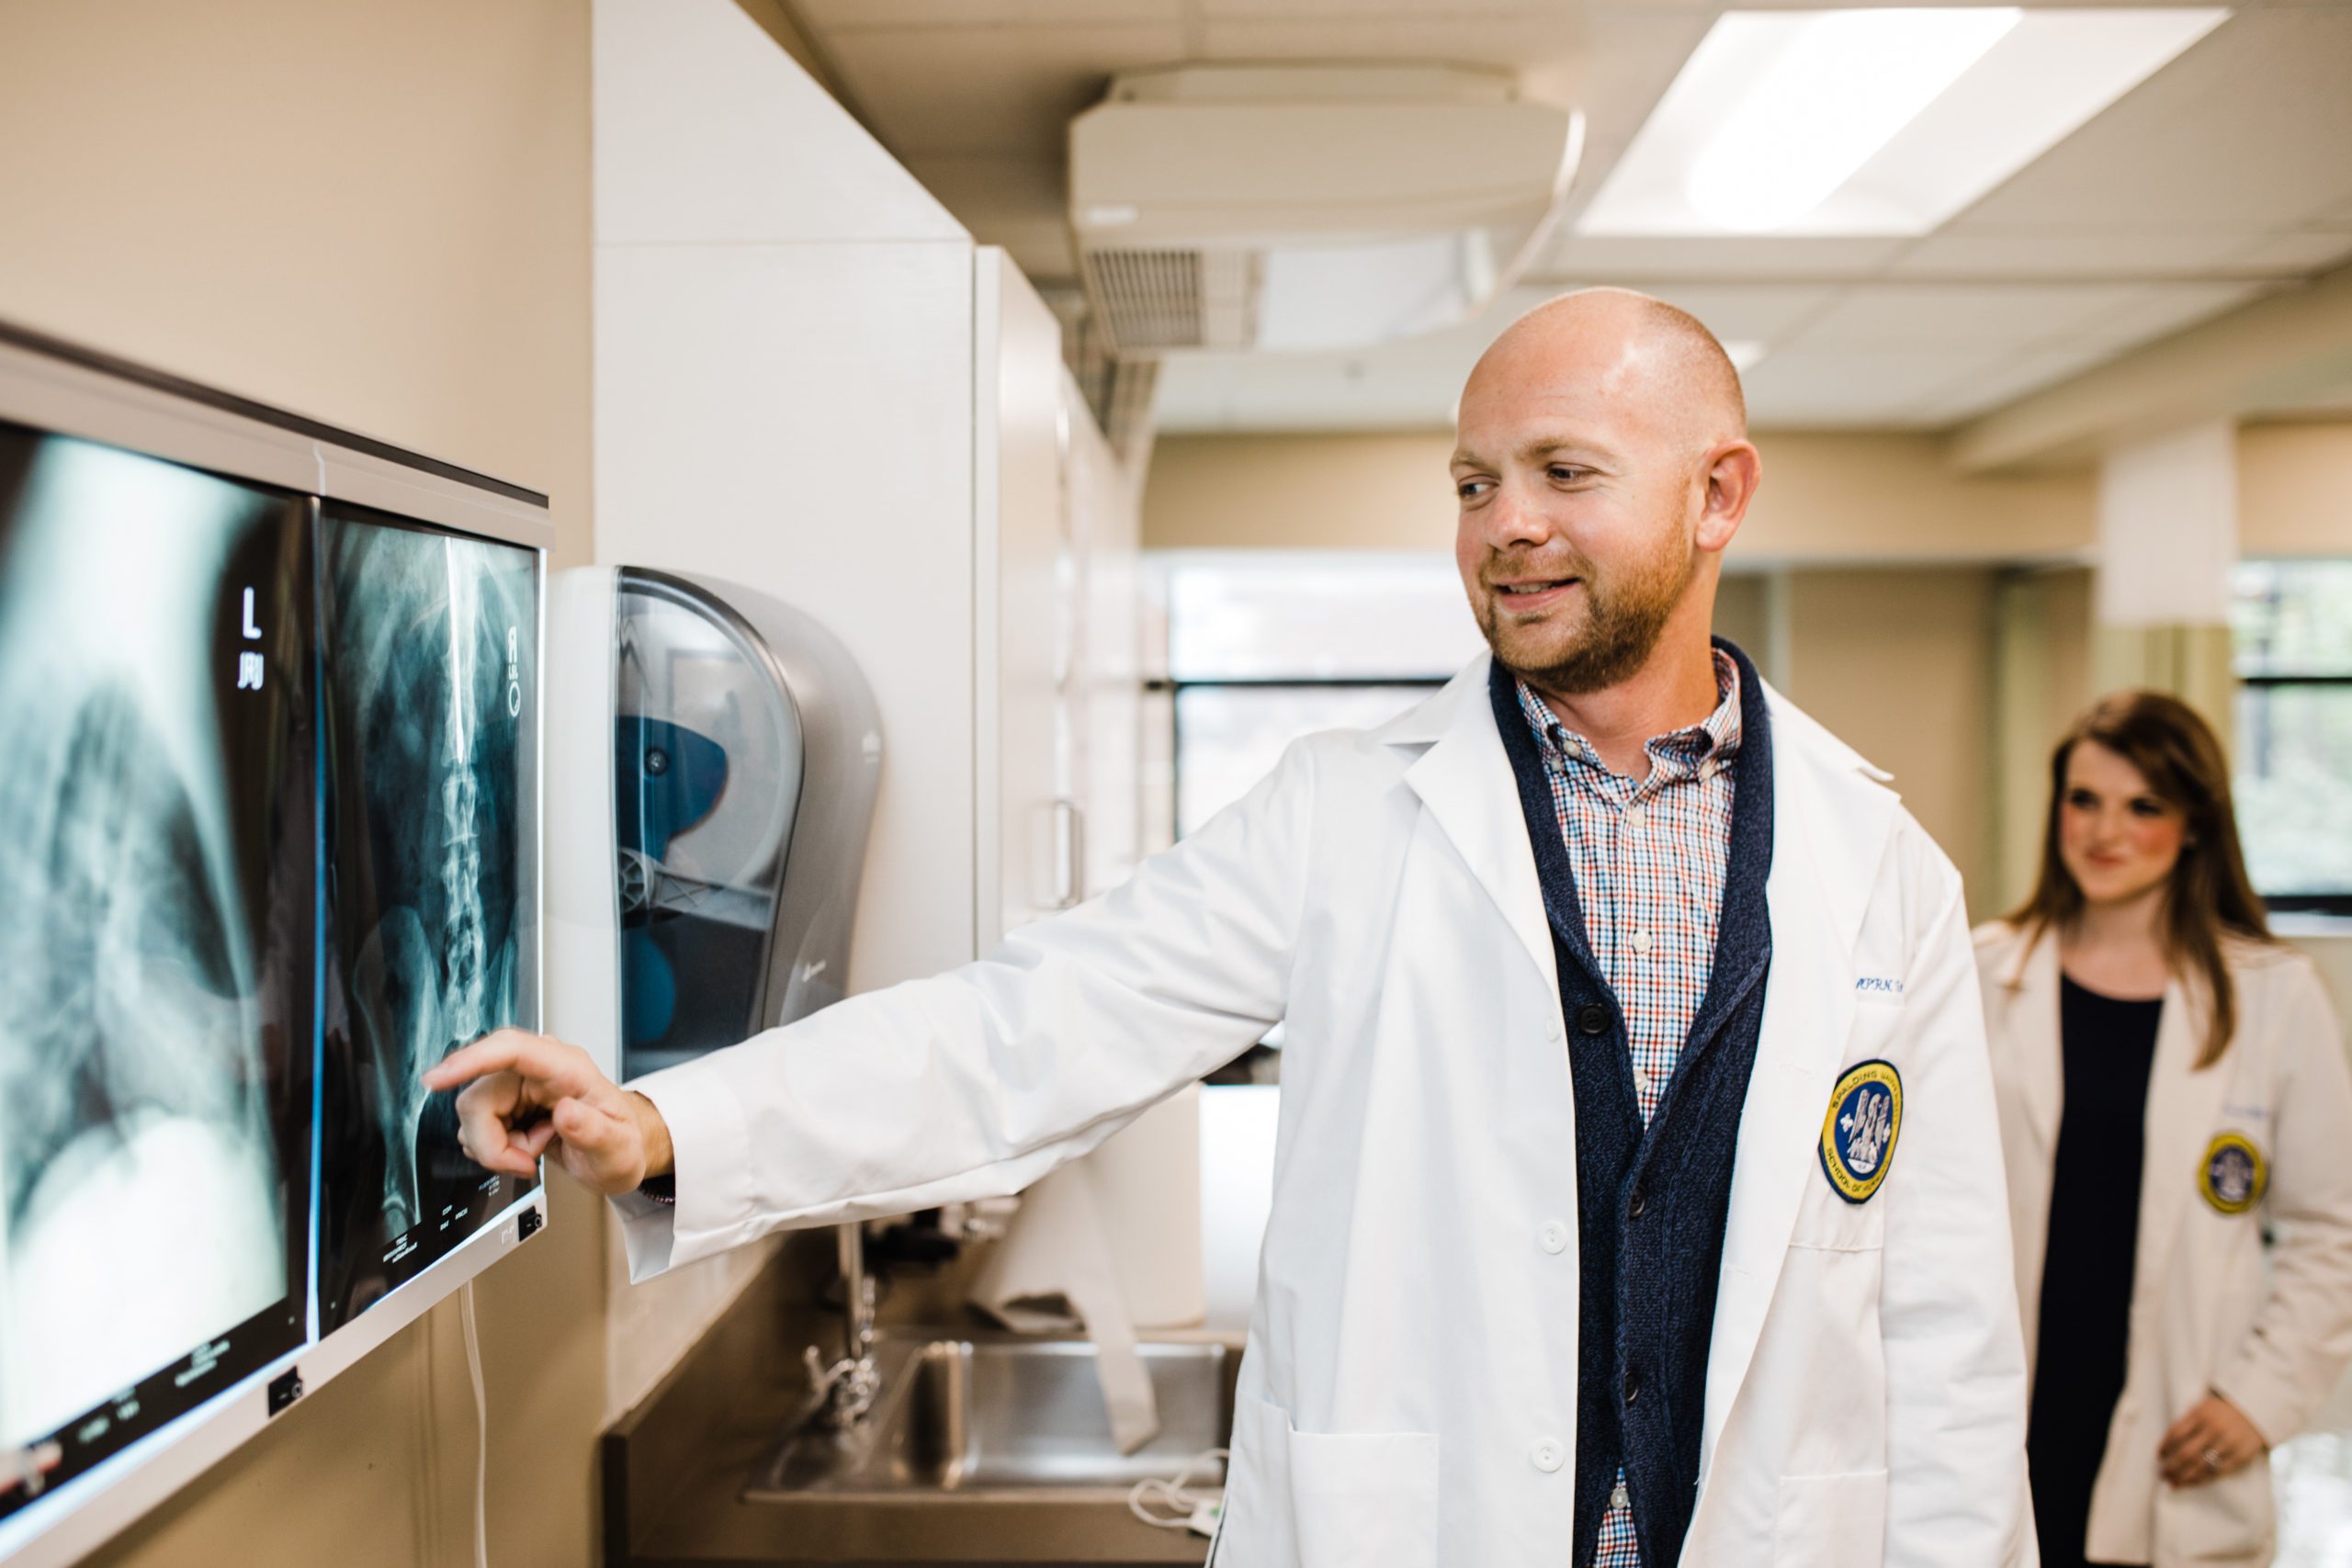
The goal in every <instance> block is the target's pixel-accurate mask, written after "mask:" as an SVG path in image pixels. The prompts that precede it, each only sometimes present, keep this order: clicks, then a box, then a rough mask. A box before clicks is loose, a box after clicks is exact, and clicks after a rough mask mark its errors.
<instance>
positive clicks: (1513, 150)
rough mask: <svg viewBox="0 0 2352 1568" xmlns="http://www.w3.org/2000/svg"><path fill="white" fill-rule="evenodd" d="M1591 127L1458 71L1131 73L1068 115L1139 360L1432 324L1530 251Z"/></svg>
mask: <svg viewBox="0 0 2352 1568" xmlns="http://www.w3.org/2000/svg"><path fill="white" fill-rule="evenodd" d="M1583 132H1584V121H1583V118H1582V117H1581V116H1579V115H1577V114H1574V113H1571V112H1570V111H1568V110H1566V109H1562V108H1557V107H1553V106H1552V105H1549V104H1542V103H1534V102H1530V101H1528V100H1525V99H1522V98H1521V97H1520V96H1518V91H1517V88H1516V86H1515V85H1514V83H1513V81H1512V79H1511V78H1510V76H1508V75H1506V74H1502V73H1496V72H1488V71H1476V70H1470V69H1466V68H1461V67H1454V66H1419V65H1415V66H1395V65H1388V66H1354V65H1350V66H1231V65H1210V66H1199V65H1193V66H1175V67H1170V68H1169V69H1167V70H1161V71H1146V72H1136V73H1129V74H1127V75H1124V76H1121V77H1118V78H1117V79H1115V80H1114V82H1113V83H1112V84H1111V91H1110V94H1109V96H1107V97H1105V98H1104V100H1103V102H1102V103H1100V104H1098V105H1096V106H1095V107H1092V108H1091V109H1089V110H1087V111H1086V112H1085V113H1084V114H1081V115H1080V116H1079V117H1078V118H1076V119H1075V120H1073V121H1071V122H1070V130H1069V167H1070V175H1069V179H1070V188H1069V203H1070V208H1069V210H1070V226H1071V229H1072V231H1073V233H1074V234H1075V236H1076V239H1077V244H1078V250H1079V254H1080V256H1081V257H1082V258H1083V262H1084V266H1083V275H1084V277H1085V282H1086V289H1087V293H1088V295H1089V297H1090V299H1091V300H1092V302H1093V305H1094V310H1095V312H1096V316H1097V319H1098V320H1100V321H1102V323H1103V329H1104V332H1105V333H1106V335H1107V336H1108V337H1109V338H1110V339H1111V341H1112V344H1113V345H1114V348H1115V351H1116V352H1117V353H1119V354H1121V355H1156V354H1162V353H1169V352H1176V351H1182V350H1185V349H1331V348H1357V347H1364V346H1368V345H1370V344H1375V343H1380V342H1384V341H1385V340H1387V339H1390V338H1396V337H1405V336H1408V335H1410V334H1412V333H1421V332H1430V331H1434V330H1435V329H1437V328H1439V327H1442V326H1446V325H1448V324H1450V323H1452V322H1453V321H1459V320H1461V319H1462V318H1463V317H1464V316H1466V315H1469V314H1470V313H1472V312H1474V311H1476V310H1478V309H1480V308H1481V307H1483V306H1484V305H1485V304H1486V303H1487V300H1489V299H1492V298H1493V297H1494V295H1495V293H1496V291H1497V290H1498V289H1500V288H1505V287H1508V286H1509V285H1510V282H1511V281H1512V280H1514V279H1515V278H1516V277H1517V276H1518V275H1519V273H1520V272H1521V270H1522V269H1523V268H1524V267H1525V266H1526V265H1527V264H1528V263H1529V262H1530V261H1531V260H1532V259H1533V256H1534V253H1535V252H1536V250H1537V249H1538V248H1539V247H1540V246H1541V245H1542V243H1543V242H1544V239H1545V238H1546V237H1547V236H1548V235H1549V234H1550V232H1551V231H1552V228H1553V226H1554V224H1555V223H1556V221H1557V220H1558V218H1559V215H1560V209H1561V206H1562V204H1563V202H1564V201H1565V199H1566V195H1567V188H1568V182H1569V180H1570V178H1571V177H1572V176H1573V175H1575V173H1576V166H1577V156H1578V153H1579V152H1580V151H1581V148H1582V145H1583V140H1584V135H1583Z"/></svg>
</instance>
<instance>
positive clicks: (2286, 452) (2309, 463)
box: [2238, 423, 2352, 556]
mask: <svg viewBox="0 0 2352 1568" xmlns="http://www.w3.org/2000/svg"><path fill="white" fill-rule="evenodd" d="M2348 474H2352V423H2312V424H2256V425H2248V426H2247V427H2246V428H2245V429H2243V430H2241V431H2239V432H2238V544H2239V547H2240V548H2241V549H2242V550H2243V551H2244V552H2245V554H2247V555H2257V556H2259V555H2278V556H2352V489H2347V488H2346V483H2345V478H2346V475H2348Z"/></svg>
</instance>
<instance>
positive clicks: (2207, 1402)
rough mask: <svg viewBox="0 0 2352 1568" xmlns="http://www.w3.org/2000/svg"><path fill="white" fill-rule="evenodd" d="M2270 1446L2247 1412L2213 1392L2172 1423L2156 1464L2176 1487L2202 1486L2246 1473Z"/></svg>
mask: <svg viewBox="0 0 2352 1568" xmlns="http://www.w3.org/2000/svg"><path fill="white" fill-rule="evenodd" d="M2269 1447H2270V1445H2269V1443H2267V1441H2265V1440H2264V1438H2263V1436H2262V1434H2261V1433H2260V1432H2258V1431H2256V1429H2255V1425H2254V1423H2253V1422H2251V1421H2249V1420H2247V1419H2246V1418H2245V1412H2244V1411H2242V1410H2240V1409H2239V1408H2238V1407H2237V1406H2236V1405H2234V1404H2231V1403H2230V1402H2229V1401H2228V1400H2226V1399H2223V1398H2222V1396H2221V1395H2220V1394H2218V1393H2209V1394H2207V1395H2206V1396H2205V1397H2204V1398H2203V1399H2201V1400H2199V1401H2198V1403H2197V1404H2196V1405H2195V1406H2194V1407H2193V1408H2191V1409H2190V1411H2189V1412H2188V1415H2186V1416H2182V1417H2181V1418H2180V1419H2179V1420H2177V1421H2176V1422H2174V1423H2173V1424H2172V1430H2171V1431H2169V1432H2166V1433H2165V1440H2164V1443H2163V1446H2162V1447H2160V1448H2158V1449H2157V1450H2156V1462H2157V1463H2158V1464H2159V1465H2161V1466H2162V1467H2163V1469H2164V1474H2165V1480H2166V1481H2167V1482H2169V1483H2172V1484H2173V1485H2175V1486H2201V1485H2203V1484H2204V1483H2206V1482H2209V1481H2219V1480H2220V1479H2221V1478H2222V1477H2223V1476H2224V1475H2232V1474H2234V1473H2236V1472H2239V1471H2241V1470H2244V1469H2245V1467H2246V1466H2247V1465H2250V1464H2252V1463H2253V1462H2254V1461H2256V1459H2258V1458H2260V1457H2261V1456H2262V1455H2263V1454H2264V1453H2265V1452H2266V1451H2267V1450H2268V1449H2269Z"/></svg>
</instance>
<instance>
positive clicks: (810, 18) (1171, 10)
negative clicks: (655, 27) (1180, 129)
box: [793, 0, 1185, 33]
mask: <svg viewBox="0 0 2352 1568" xmlns="http://www.w3.org/2000/svg"><path fill="white" fill-rule="evenodd" d="M1184 8H1185V0H794V5H793V9H794V10H795V11H797V13H798V14H799V17H800V20H801V21H802V22H803V23H805V24H806V25H807V26H808V27H809V28H811V29H812V30H814V31H817V32H820V33H826V32H832V31H837V30H840V31H846V30H848V29H851V28H976V27H1032V26H1037V25H1040V24H1056V25H1064V24H1076V25H1079V26H1084V25H1086V24H1089V23H1097V22H1181V21H1182V20H1183V19H1184Z"/></svg>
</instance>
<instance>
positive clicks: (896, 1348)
mask: <svg viewBox="0 0 2352 1568" xmlns="http://www.w3.org/2000/svg"><path fill="white" fill-rule="evenodd" d="M1136 1349H1137V1351H1138V1353H1139V1354H1140V1355H1141V1357H1142V1359H1143V1364H1144V1370H1145V1371H1146V1373H1147V1375H1148V1377H1149V1378H1150V1380H1151V1386H1152V1392H1153V1394H1154V1396H1155V1397H1156V1398H1157V1400H1158V1401H1159V1435H1158V1436H1157V1437H1155V1438H1153V1439H1152V1440H1151V1441H1150V1442H1149V1443H1147V1444H1146V1445H1144V1447H1142V1448H1141V1449H1138V1450H1136V1452H1134V1453H1132V1454H1122V1453H1121V1452H1120V1451H1119V1450H1118V1446H1117V1445H1116V1444H1115V1443H1114V1441H1113V1440H1112V1438H1111V1423H1110V1417H1109V1416H1108V1414H1107V1413H1106V1412H1105V1410H1104V1408H1103V1383H1102V1379H1101V1377H1100V1375H1099V1374H1098V1372H1097V1371H1096V1353H1095V1349H1094V1347H1093V1345H1092V1344H1091V1343H1090V1342H1088V1341H1085V1340H1061V1339H1048V1340H1039V1339H1026V1338H1006V1339H1001V1340H998V1339H983V1338H958V1339H932V1340H906V1339H895V1338H894V1339H886V1340H884V1341H883V1342H882V1343H881V1345H879V1346H878V1347H877V1348H876V1360H877V1361H878V1363H879V1364H880V1367H881V1371H882V1378H883V1392H882V1397H881V1398H880V1399H879V1400H877V1401H876V1404H875V1406H874V1408H873V1410H872V1411H871V1412H869V1413H868V1415H867V1416H866V1418H865V1421H864V1422H862V1423H861V1424H860V1425H859V1426H858V1427H856V1428H855V1429H854V1430H852V1431H849V1432H832V1431H829V1430H826V1429H825V1428H823V1427H820V1426H818V1425H816V1424H815V1423H814V1422H813V1421H812V1420H811V1419H810V1418H809V1416H808V1415H804V1416H801V1417H800V1418H799V1419H798V1420H797V1421H796V1422H795V1423H794V1425H793V1426H792V1427H789V1428H787V1430H786V1432H785V1434H784V1436H783V1437H782V1438H781V1439H780V1440H779V1441H778V1443H777V1444H776V1446H775V1449H773V1450H771V1451H770V1452H769V1454H768V1455H767V1456H766V1457H765V1458H764V1459H763V1461H761V1463H760V1464H759V1465H758V1466H757V1467H755V1469H754V1471H753V1473H752V1483H751V1484H750V1486H749V1487H747V1488H746V1490H745V1493H744V1495H745V1496H746V1498H748V1499H751V1500H753V1501H763V1502H781V1501H785V1500H787V1499H790V1498H796V1497H798V1498H812V1497H825V1498H833V1499H840V1498H847V1497H852V1496H890V1497H894V1498H901V1499H904V1498H909V1497H911V1496H919V1495H941V1496H945V1495H957V1496H969V1495H973V1494H976V1493H1011V1494H1038V1493H1044V1492H1051V1491H1057V1490H1069V1489H1084V1490H1099V1489H1102V1488H1116V1489H1118V1490H1121V1491H1124V1490H1125V1489H1126V1488H1127V1487H1129V1486H1132V1485H1134V1484H1135V1483H1136V1482H1137V1481H1140V1480H1143V1479H1144V1478H1145V1477H1147V1476H1155V1475H1159V1476H1173V1475H1174V1474H1175V1473H1176V1472H1178V1471H1180V1470H1182V1468H1183V1467H1184V1464H1185V1461H1188V1460H1190V1459H1192V1458H1193V1456H1194V1455H1196V1454H1199V1453H1201V1452H1202V1451H1203V1450H1207V1449H1215V1448H1222V1447H1224V1446H1225V1442H1226V1438H1227V1433H1229V1432H1230V1431H1231V1430H1232V1429H1233V1381H1234V1373H1235V1371H1236V1370H1237V1364H1238V1359H1239V1358H1238V1357H1237V1356H1235V1355H1233V1354H1232V1353H1231V1352H1230V1351H1229V1350H1227V1348H1226V1347H1225V1346H1223V1345H1218V1344H1193V1343H1184V1344H1169V1343H1162V1344H1146V1345H1140V1346H1137V1347H1136ZM1194 1479H1195V1482H1196V1483H1198V1484H1201V1485H1206V1486H1214V1485H1216V1484H1219V1483H1222V1482H1223V1480H1224V1469H1223V1466H1222V1465H1217V1466H1215V1467H1206V1466H1204V1468H1203V1469H1202V1470H1201V1471H1200V1472H1196V1474H1195V1478H1194Z"/></svg>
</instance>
